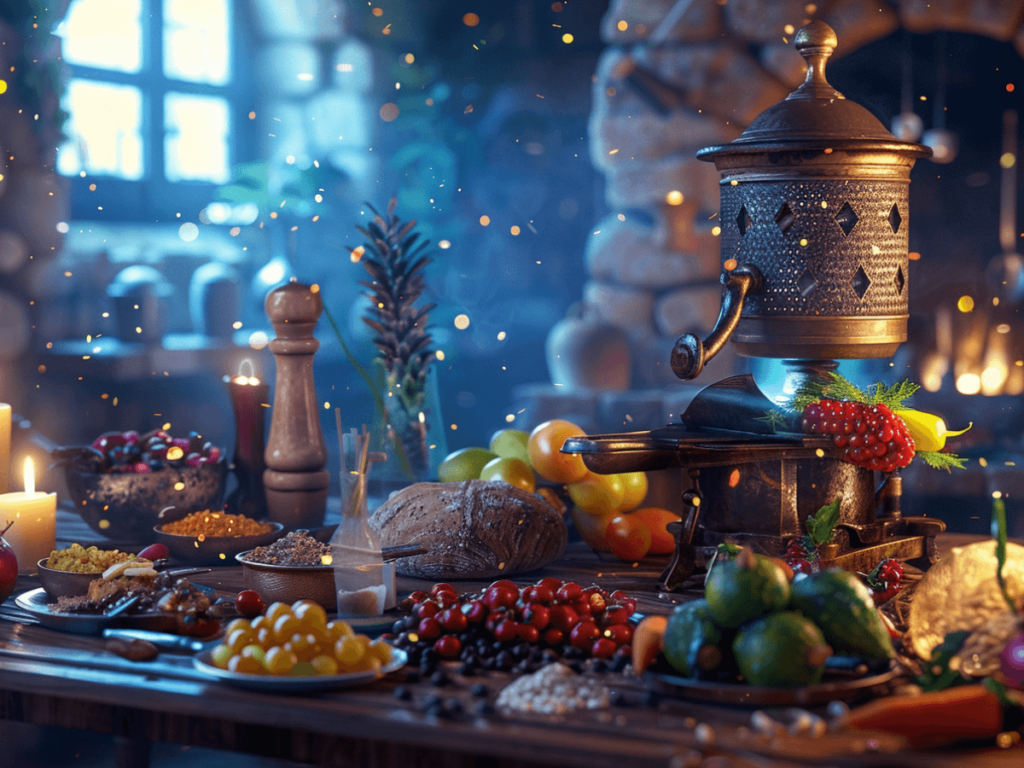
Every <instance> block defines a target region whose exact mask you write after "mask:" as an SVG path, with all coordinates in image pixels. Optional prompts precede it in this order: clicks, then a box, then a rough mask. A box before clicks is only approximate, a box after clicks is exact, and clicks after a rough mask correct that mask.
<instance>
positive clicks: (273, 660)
mask: <svg viewBox="0 0 1024 768" xmlns="http://www.w3.org/2000/svg"><path fill="white" fill-rule="evenodd" d="M298 663H299V660H298V658H296V656H295V654H294V653H290V652H289V651H286V650H285V649H284V648H282V647H280V646H278V645H275V646H274V647H273V648H271V649H270V650H269V651H267V655H266V657H265V658H264V660H263V666H264V667H266V670H267V672H269V673H270V674H272V675H287V674H288V673H290V672H291V671H292V667H294V666H295V665H296V664H298Z"/></svg>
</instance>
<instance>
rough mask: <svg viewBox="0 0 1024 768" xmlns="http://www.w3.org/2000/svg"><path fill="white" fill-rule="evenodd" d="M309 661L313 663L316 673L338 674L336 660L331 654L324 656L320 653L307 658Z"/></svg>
mask: <svg viewBox="0 0 1024 768" xmlns="http://www.w3.org/2000/svg"><path fill="white" fill-rule="evenodd" d="M309 663H310V664H312V665H313V669H315V670H316V673H317V674H318V675H336V674H338V662H337V661H336V660H335V659H334V657H333V656H325V655H323V654H320V655H319V656H314V657H313V658H312V659H310V660H309Z"/></svg>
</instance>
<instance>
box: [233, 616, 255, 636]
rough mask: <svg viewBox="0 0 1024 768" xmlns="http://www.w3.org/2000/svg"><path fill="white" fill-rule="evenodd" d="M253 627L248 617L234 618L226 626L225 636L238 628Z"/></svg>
mask: <svg viewBox="0 0 1024 768" xmlns="http://www.w3.org/2000/svg"><path fill="white" fill-rule="evenodd" d="M259 618H262V617H259ZM252 628H253V626H252V624H250V623H249V620H248V619H232V620H231V621H230V622H228V625H227V626H226V627H224V636H225V637H227V636H228V635H230V634H231V633H232V632H234V631H235V630H236V629H250V630H251V629H252ZM256 629H259V627H256Z"/></svg>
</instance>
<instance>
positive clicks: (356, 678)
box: [192, 648, 408, 693]
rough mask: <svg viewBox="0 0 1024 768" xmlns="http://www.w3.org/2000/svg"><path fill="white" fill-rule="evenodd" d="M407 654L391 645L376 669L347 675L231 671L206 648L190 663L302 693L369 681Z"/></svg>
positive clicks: (235, 679) (257, 686) (247, 684)
mask: <svg viewBox="0 0 1024 768" xmlns="http://www.w3.org/2000/svg"><path fill="white" fill-rule="evenodd" d="M407 659H408V657H407V656H406V654H405V651H403V650H400V649H399V648H392V649H391V661H390V662H388V663H387V664H385V665H384V666H383V667H381V668H380V669H379V670H377V671H376V672H351V673H349V674H347V675H310V676H309V677H275V676H272V675H249V674H246V673H243V672H232V671H231V670H228V669H221V668H220V667H215V666H214V665H213V664H212V663H211V659H210V651H203V652H202V653H200V654H198V655H196V656H193V657H192V664H193V665H194V666H195V668H196V669H198V670H199V671H200V672H202V673H204V674H206V675H209V676H210V677H215V678H217V679H218V680H221V681H223V682H225V683H229V684H230V685H237V686H239V687H241V688H249V689H250V690H254V691H272V692H280V693H305V692H312V691H325V690H329V689H331V688H347V687H349V686H353V685H361V684H363V683H372V682H373V681H374V680H379V679H380V678H382V677H384V675H386V674H388V673H389V672H394V671H395V670H396V669H401V668H402V667H403V666H405V662H406V661H407Z"/></svg>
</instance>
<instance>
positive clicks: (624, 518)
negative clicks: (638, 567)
mask: <svg viewBox="0 0 1024 768" xmlns="http://www.w3.org/2000/svg"><path fill="white" fill-rule="evenodd" d="M605 538H607V540H608V546H609V548H611V550H612V554H613V555H615V556H616V557H617V558H619V559H620V560H626V561H628V562H633V561H636V560H640V559H641V558H643V557H644V555H646V554H647V553H648V552H649V551H650V549H651V529H650V528H648V527H647V525H646V524H645V523H644V521H643V520H641V519H640V518H638V517H635V516H634V515H619V516H618V517H613V518H612V520H611V522H610V523H608V530H607V532H606V534H605Z"/></svg>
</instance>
